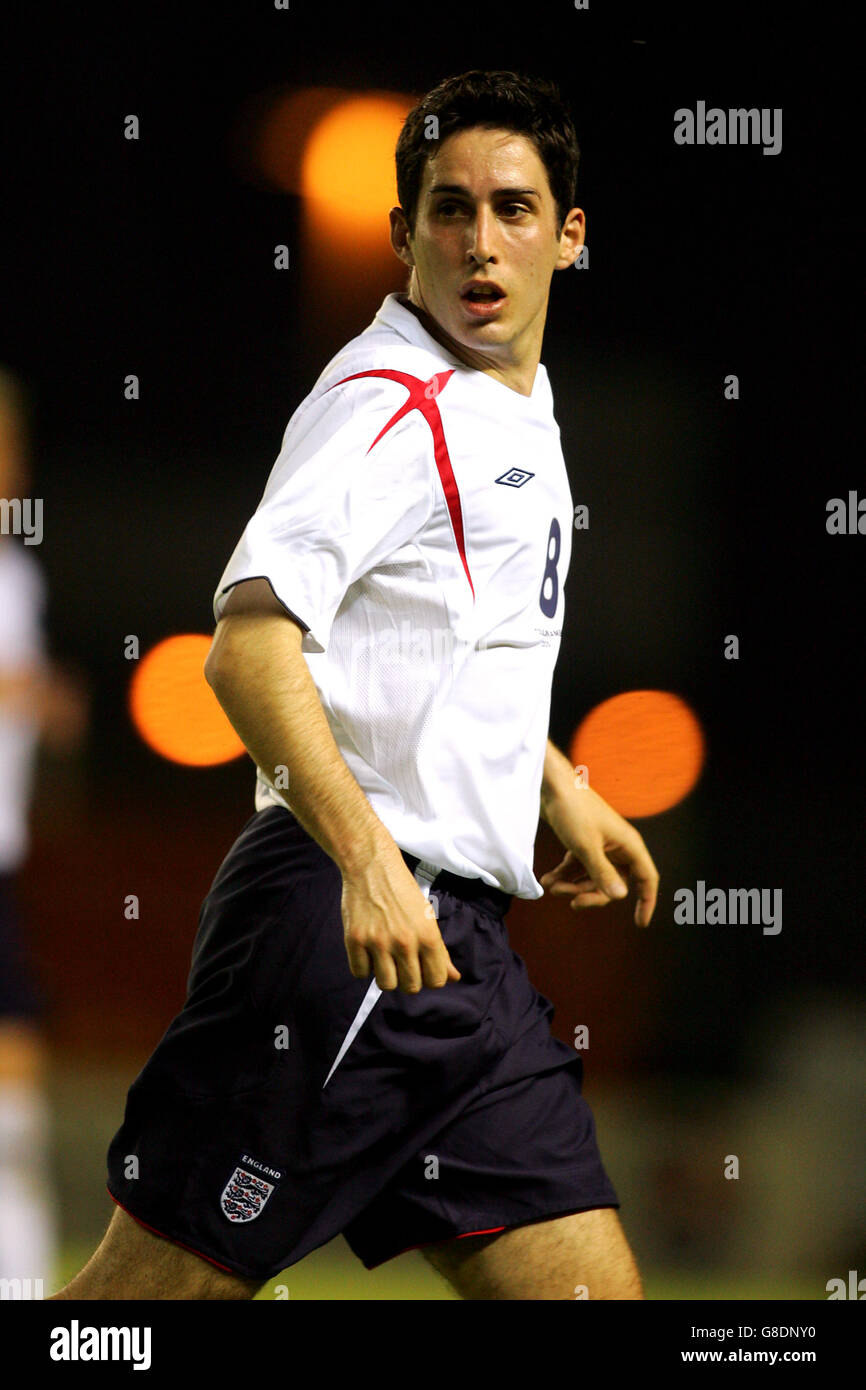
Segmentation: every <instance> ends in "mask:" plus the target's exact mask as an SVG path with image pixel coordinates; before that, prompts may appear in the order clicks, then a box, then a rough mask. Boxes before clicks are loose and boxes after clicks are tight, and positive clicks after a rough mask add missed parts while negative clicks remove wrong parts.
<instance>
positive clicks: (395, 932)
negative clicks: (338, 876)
mask: <svg viewBox="0 0 866 1390" xmlns="http://www.w3.org/2000/svg"><path fill="white" fill-rule="evenodd" d="M341 911H342V914H343V938H344V941H345V943H346V955H347V956H348V958H349V969H350V970H351V972H352V974H353V975H354V976H355V978H356V979H359V980H363V979H365V978H366V977H367V976H368V975H369V974H370V971H371V969H372V970H374V971H375V975H376V983H377V985H378V986H379V988H380V989H382V990H389V989H397V988H399V989H401V990H402V991H403V992H404V994H417V993H418V991H419V990H420V989H422V988H423V986H424V985H427V986H428V987H429V988H430V989H441V988H442V987H443V985H446V984H447V983H448V981H449V980H454V981H457V980H459V979H460V978H461V976H460V971H459V970H458V969H457V967H456V966H455V965H454V963H453V962H452V960H451V957H450V956H449V954H448V951H447V949H446V946H445V942H444V941H443V940H442V934H441V932H440V931H439V925H438V923H437V921H436V917H435V915H434V912H433V907H432V904H431V903H430V902H428V900H427V899H426V898H425V896H424V894H423V893H422V891H421V889H420V888H419V887H418V884H417V883H416V881H415V878H414V876H413V875H412V874H411V873H410V871H409V868H408V865H407V864H406V861H405V860H404V859H403V856H402V855H401V854H400V853H399V851H398V852H396V854H395V855H394V856H391V855H387V856H383V857H378V856H377V857H374V858H373V859H371V860H370V861H369V862H368V863H367V864H365V865H364V867H363V868H362V869H360V870H358V871H356V872H354V873H351V874H347V873H346V872H345V871H344V872H343V897H342V902H341Z"/></svg>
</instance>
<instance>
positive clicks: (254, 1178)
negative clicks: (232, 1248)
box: [220, 1164, 278, 1221]
mask: <svg viewBox="0 0 866 1390" xmlns="http://www.w3.org/2000/svg"><path fill="white" fill-rule="evenodd" d="M257 1166H258V1165H257ZM262 1166H263V1167H264V1165H262ZM268 1171H269V1172H270V1171H271V1170H268ZM273 1176H274V1177H276V1176H278V1174H276V1173H274V1174H273ZM275 1188H276V1183H273V1182H267V1181H266V1180H265V1178H262V1177H259V1175H258V1174H257V1173H251V1172H249V1171H248V1170H247V1169H246V1168H242V1167H241V1165H240V1164H238V1166H237V1168H235V1171H234V1172H233V1173H232V1175H231V1177H230V1178H229V1180H228V1182H227V1183H226V1185H225V1187H224V1188H223V1194H222V1196H221V1197H220V1207H221V1208H222V1211H223V1214H224V1215H225V1216H227V1217H228V1219H229V1221H255V1219H256V1217H257V1216H261V1214H262V1212H263V1211H264V1208H265V1206H266V1204H267V1201H268V1198H269V1197H270V1195H271V1193H272V1192H273V1191H274V1190H275Z"/></svg>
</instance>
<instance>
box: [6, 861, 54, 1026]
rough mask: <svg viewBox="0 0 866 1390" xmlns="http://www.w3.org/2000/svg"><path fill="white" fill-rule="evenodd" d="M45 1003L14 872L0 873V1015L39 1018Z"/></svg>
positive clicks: (41, 1015)
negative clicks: (29, 945)
mask: <svg viewBox="0 0 866 1390" xmlns="http://www.w3.org/2000/svg"><path fill="white" fill-rule="evenodd" d="M44 1003H45V1001H44V999H43V997H42V994H41V992H40V990H39V989H38V987H37V985H36V982H35V977H34V973H33V967H32V963H31V959H30V952H29V949H28V945H27V942H26V941H25V928H23V927H22V923H21V917H20V914H19V911H18V903H17V898H16V892H15V876H14V875H13V874H0V1018H7V1019H13V1018H14V1019H22V1020H27V1022H29V1023H36V1022H40V1021H41V1020H42V1017H43V1015H44Z"/></svg>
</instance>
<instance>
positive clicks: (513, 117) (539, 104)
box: [396, 68, 580, 232]
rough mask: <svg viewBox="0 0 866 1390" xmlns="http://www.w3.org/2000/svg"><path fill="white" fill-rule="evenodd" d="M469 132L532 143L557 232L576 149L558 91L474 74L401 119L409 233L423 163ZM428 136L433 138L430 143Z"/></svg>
mask: <svg viewBox="0 0 866 1390" xmlns="http://www.w3.org/2000/svg"><path fill="white" fill-rule="evenodd" d="M431 116H435V118H436V122H435V123H434V122H431V121H430V120H429V117H431ZM472 126H484V127H486V128H487V129H488V130H499V129H501V130H510V131H513V132H514V133H515V134H517V135H525V136H526V137H527V138H528V139H530V140H532V142H533V143H534V145H535V147H536V149H537V150H538V153H539V156H540V158H541V161H542V163H543V164H544V167H545V169H546V170H547V177H548V181H549V183H550V188H551V192H552V193H553V197H554V199H555V201H556V207H557V211H558V214H559V225H558V228H557V231H561V230H562V224H563V223H564V221H565V218H566V215H567V213H568V212H569V211H570V209H571V208H572V207H573V206H574V198H575V189H576V186H577V167H578V164H579V162H580V148H579V146H578V143H577V135H576V134H575V129H574V125H573V123H572V119H571V116H570V115H569V113H568V110H567V108H566V106H565V104H564V102H563V100H562V98H561V96H560V94H559V90H558V88H557V87H556V85H555V83H553V82H551V81H549V80H548V79H547V78H543V77H525V76H523V75H522V74H520V73H516V72H509V71H502V72H484V71H482V70H481V69H479V68H473V69H472V70H471V71H470V72H464V73H461V75H460V76H459V77H447V78H445V80H444V81H443V82H440V83H439V85H438V86H436V87H434V88H433V90H432V91H430V92H428V93H427V95H426V96H425V97H422V98H421V100H420V101H419V102H418V104H417V106H414V107H413V108H412V110H411V111H410V112H409V115H408V116H407V117H406V120H405V122H404V124H403V128H402V130H401V131H400V138H399V139H398V141H397V149H396V162H397V197H398V198H399V200H400V207H401V208H402V209H403V213H404V215H405V218H406V221H407V222H408V224H409V230H410V231H412V232H414V230H415V216H416V212H417V208H418V195H419V193H420V191H421V179H422V177H423V174H424V164H425V161H426V160H427V159H428V158H429V156H430V155H431V153H432V152H433V151H434V150H435V149H438V147H439V146H440V145H441V143H442V141H443V140H447V138H448V136H449V135H453V134H454V132H455V131H457V130H467V129H469V128H471V127H472ZM431 130H432V131H435V132H436V134H435V137H431V135H430V131H431Z"/></svg>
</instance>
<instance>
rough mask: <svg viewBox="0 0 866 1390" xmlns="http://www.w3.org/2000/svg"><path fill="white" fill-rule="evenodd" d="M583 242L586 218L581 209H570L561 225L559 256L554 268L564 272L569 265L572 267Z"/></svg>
mask: <svg viewBox="0 0 866 1390" xmlns="http://www.w3.org/2000/svg"><path fill="white" fill-rule="evenodd" d="M585 240H586V217H585V216H584V212H583V209H582V208H572V209H571V211H570V212H569V213H568V215H567V216H566V219H565V221H564V223H563V224H562V231H561V232H560V234H559V255H558V257H557V259H556V265H555V267H554V268H555V269H556V270H566V269H567V268H568V267H569V266H570V265H574V263H575V261H576V260H577V258H578V256H579V255H580V249H581V247H582V246H583V244H584V242H585Z"/></svg>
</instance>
